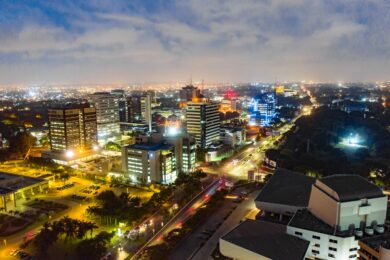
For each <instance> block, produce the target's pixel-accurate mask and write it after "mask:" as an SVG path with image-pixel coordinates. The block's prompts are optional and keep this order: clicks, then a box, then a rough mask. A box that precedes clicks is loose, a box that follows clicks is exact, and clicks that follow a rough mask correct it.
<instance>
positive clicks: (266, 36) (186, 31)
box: [0, 0, 390, 82]
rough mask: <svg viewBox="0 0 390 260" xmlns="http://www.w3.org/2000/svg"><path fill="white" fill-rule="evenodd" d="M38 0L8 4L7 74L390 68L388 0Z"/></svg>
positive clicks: (372, 71)
mask: <svg viewBox="0 0 390 260" xmlns="http://www.w3.org/2000/svg"><path fill="white" fill-rule="evenodd" d="M38 3H39V4H30V5H16V4H14V5H13V4H12V3H3V2H2V3H1V4H0V17H3V18H0V34H1V37H0V81H3V82H14V81H18V82H33V81H37V79H40V77H42V78H43V79H42V80H43V81H56V82H58V81H64V82H69V81H72V82H73V81H82V82H91V81H93V82H108V81H110V80H114V79H115V80H117V79H120V80H121V81H123V82H132V81H148V80H180V79H186V78H188V75H189V74H193V75H194V76H195V77H199V78H205V79H206V80H220V81H228V80H232V81H254V80H258V81H261V80H264V81H267V80H273V79H274V78H275V76H277V77H278V78H280V79H283V80H300V79H304V78H310V79H314V80H338V79H340V78H343V79H346V80H376V79H382V80H385V79H388V75H389V68H390V28H389V27H388V26H386V25H388V24H389V23H390V17H389V15H388V13H390V8H389V4H388V3H387V1H386V0H367V1H366V0H354V1H352V0H346V1H336V0H330V1H329V0H319V1H310V0H272V1H271V0H263V1H257V0H245V1H234V0H225V1H221V0H218V1H208V0H188V1H179V0H177V1H173V0H167V1H130V2H128V1H115V4H111V1H110V2H108V1H88V2H78V1H71V0H67V1H62V2H60V3H53V2H49V3H47V2H44V1H42V2H40V1H39V2H38ZM1 5H4V6H3V8H1V7H2V6H1ZM12 15H14V17H13V16H12ZM2 19H3V20H2ZM2 24H3V25H2ZM367 64H370V67H369V68H367ZM54 66H56V68H55V69H54ZM16 68H18V69H16ZM74 68H79V70H77V73H76V74H77V76H69V75H72V73H74V72H75V69H74ZM80 68H82V69H80ZM386 68H387V69H386ZM71 72H72V73H71ZM48 75H50V76H48ZM386 77H387V78H386Z"/></svg>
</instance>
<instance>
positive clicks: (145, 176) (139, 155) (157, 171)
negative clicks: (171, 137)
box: [122, 143, 177, 184]
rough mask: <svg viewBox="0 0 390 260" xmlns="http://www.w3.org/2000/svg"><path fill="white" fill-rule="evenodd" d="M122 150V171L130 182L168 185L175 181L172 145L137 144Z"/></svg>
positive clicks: (175, 171)
mask: <svg viewBox="0 0 390 260" xmlns="http://www.w3.org/2000/svg"><path fill="white" fill-rule="evenodd" d="M122 149H123V150H122V165H123V171H124V172H125V173H127V174H128V175H129V177H130V178H131V179H132V181H134V182H142V183H162V184H169V183H172V182H174V181H175V180H176V177H177V169H176V154H175V147H174V146H173V145H168V144H164V143H139V144H133V145H129V146H125V147H123V148H122Z"/></svg>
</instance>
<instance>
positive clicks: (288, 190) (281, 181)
mask: <svg viewBox="0 0 390 260" xmlns="http://www.w3.org/2000/svg"><path fill="white" fill-rule="evenodd" d="M314 182H315V178H312V177H309V176H305V175H303V174H301V173H297V172H293V171H289V170H286V169H280V168H279V169H277V170H276V171H275V173H274V174H273V175H272V177H271V178H270V179H269V181H268V182H267V184H266V185H265V186H264V188H263V189H262V191H261V192H260V194H259V195H258V196H257V198H256V199H255V201H259V202H268V203H275V204H282V205H289V206H296V207H307V205H308V203H309V198H310V192H311V186H312V185H313V184H314Z"/></svg>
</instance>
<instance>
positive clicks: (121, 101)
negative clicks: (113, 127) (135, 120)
mask: <svg viewBox="0 0 390 260" xmlns="http://www.w3.org/2000/svg"><path fill="white" fill-rule="evenodd" d="M111 94H113V95H116V96H117V97H118V106H119V122H121V123H127V122H129V110H128V109H129V107H128V105H127V98H126V94H125V91H124V90H123V89H115V90H112V91H111Z"/></svg>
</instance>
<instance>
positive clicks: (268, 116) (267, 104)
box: [251, 93, 276, 126]
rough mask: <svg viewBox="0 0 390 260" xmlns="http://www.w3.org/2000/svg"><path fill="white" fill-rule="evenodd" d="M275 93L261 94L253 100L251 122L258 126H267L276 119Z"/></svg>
mask: <svg viewBox="0 0 390 260" xmlns="http://www.w3.org/2000/svg"><path fill="white" fill-rule="evenodd" d="M275 109H276V96H275V93H262V94H260V95H257V96H255V97H254V98H253V103H252V111H251V112H252V114H251V120H252V121H254V122H257V123H258V124H259V125H260V126H269V125H271V124H272V122H273V120H274V119H275V117H276V111H275Z"/></svg>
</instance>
